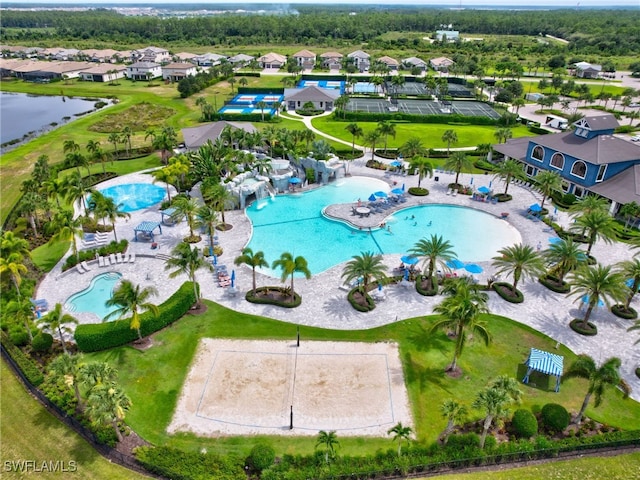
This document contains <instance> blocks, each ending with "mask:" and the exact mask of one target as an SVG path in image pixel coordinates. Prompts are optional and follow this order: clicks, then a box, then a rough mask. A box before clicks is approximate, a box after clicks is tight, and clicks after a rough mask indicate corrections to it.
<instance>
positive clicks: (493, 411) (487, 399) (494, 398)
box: [473, 386, 512, 448]
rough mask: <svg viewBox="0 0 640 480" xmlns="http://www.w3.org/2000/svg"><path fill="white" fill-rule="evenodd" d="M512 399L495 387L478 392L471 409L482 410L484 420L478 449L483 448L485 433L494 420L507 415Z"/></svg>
mask: <svg viewBox="0 0 640 480" xmlns="http://www.w3.org/2000/svg"><path fill="white" fill-rule="evenodd" d="M511 401H512V399H511V397H510V396H509V394H508V393H507V392H506V391H505V390H503V389H501V388H498V387H496V386H490V387H487V388H485V389H484V390H481V391H480V392H478V396H477V397H476V399H475V400H474V402H473V408H477V409H478V410H484V412H485V418H484V422H483V425H482V435H481V436H480V448H484V444H485V441H486V439H487V433H488V432H489V429H490V428H491V424H492V423H493V421H494V420H495V419H496V418H501V417H504V416H506V415H507V413H508V409H507V407H508V405H509V404H510V403H511Z"/></svg>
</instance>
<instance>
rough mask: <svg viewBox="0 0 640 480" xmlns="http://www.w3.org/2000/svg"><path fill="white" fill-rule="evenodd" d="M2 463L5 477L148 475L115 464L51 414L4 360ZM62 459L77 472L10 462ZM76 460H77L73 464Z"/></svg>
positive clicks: (96, 479) (97, 479)
mask: <svg viewBox="0 0 640 480" xmlns="http://www.w3.org/2000/svg"><path fill="white" fill-rule="evenodd" d="M0 377H1V378H2V389H0V399H1V401H2V409H0V437H1V438H2V449H0V465H1V467H0V468H2V473H1V474H0V477H2V478H3V479H14V478H15V479H18V478H25V477H26V478H39V479H54V478H69V477H71V478H82V479H85V480H107V479H113V480H119V479H122V480H128V479H134V480H135V479H143V478H148V477H145V476H144V475H140V474H137V473H135V472H132V471H131V470H127V469H126V468H124V467H120V466H119V465H115V464H113V463H111V462H110V461H109V460H107V459H105V458H103V457H102V456H100V455H99V454H98V453H97V452H96V451H95V450H94V449H93V448H92V447H91V446H90V445H89V444H88V443H87V442H86V441H85V440H84V439H83V438H82V437H80V436H79V435H78V434H76V433H75V432H74V431H73V430H71V429H70V428H68V427H66V426H65V425H64V424H63V423H61V422H60V421H59V420H58V419H57V418H55V417H54V416H53V415H51V414H50V413H49V412H48V411H47V410H45V408H44V407H42V405H40V404H39V403H38V402H37V401H36V400H35V399H33V398H32V397H30V396H29V395H28V394H27V392H26V390H25V389H24V387H23V386H22V385H21V384H20V382H19V381H18V380H17V379H16V377H14V375H13V372H11V371H10V370H9V367H7V365H6V364H5V363H4V361H3V362H0ZM19 461H34V462H35V463H36V464H37V465H39V466H40V467H42V462H58V461H59V462H61V463H60V464H58V465H60V466H65V468H67V469H70V468H75V472H69V473H64V472H57V473H47V472H44V473H35V472H33V471H31V472H29V471H23V472H20V471H9V469H8V465H16V464H11V463H10V464H7V462H19ZM72 462H73V463H72Z"/></svg>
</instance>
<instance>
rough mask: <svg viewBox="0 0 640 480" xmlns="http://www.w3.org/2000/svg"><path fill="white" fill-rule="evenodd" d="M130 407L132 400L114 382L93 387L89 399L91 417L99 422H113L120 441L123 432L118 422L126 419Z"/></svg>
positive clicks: (88, 412) (88, 413) (88, 408)
mask: <svg viewBox="0 0 640 480" xmlns="http://www.w3.org/2000/svg"><path fill="white" fill-rule="evenodd" d="M129 408H131V400H130V399H129V397H128V396H127V395H126V394H125V393H124V391H123V390H122V388H120V387H119V386H118V385H116V384H114V383H111V384H105V385H100V386H98V387H96V388H93V389H92V390H91V394H90V395H89V398H88V399H87V415H88V416H89V418H90V419H91V420H92V421H93V422H94V423H97V424H111V426H112V427H113V429H114V430H115V432H116V435H117V436H118V440H119V441H122V433H120V429H119V428H118V422H121V421H122V420H124V418H125V416H126V412H127V411H128V410H129Z"/></svg>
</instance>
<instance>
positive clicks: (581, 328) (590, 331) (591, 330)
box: [569, 318, 598, 337]
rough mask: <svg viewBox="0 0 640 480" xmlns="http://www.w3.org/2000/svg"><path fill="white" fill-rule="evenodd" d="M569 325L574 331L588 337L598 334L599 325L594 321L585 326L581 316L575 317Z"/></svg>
mask: <svg viewBox="0 0 640 480" xmlns="http://www.w3.org/2000/svg"><path fill="white" fill-rule="evenodd" d="M569 326H570V327H571V330H573V331H574V332H576V333H579V334H580V335H584V336H587V337H593V336H594V335H597V334H598V327H596V325H595V324H594V323H591V322H587V324H586V326H585V324H584V320H582V319H581V318H574V319H573V320H571V322H570V323H569Z"/></svg>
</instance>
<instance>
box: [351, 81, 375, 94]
mask: <svg viewBox="0 0 640 480" xmlns="http://www.w3.org/2000/svg"><path fill="white" fill-rule="evenodd" d="M377 91H378V89H377V87H376V85H375V84H374V83H371V82H357V83H355V84H354V85H353V93H377Z"/></svg>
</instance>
